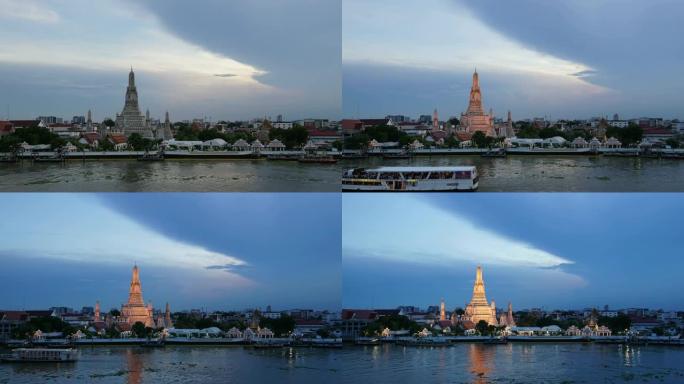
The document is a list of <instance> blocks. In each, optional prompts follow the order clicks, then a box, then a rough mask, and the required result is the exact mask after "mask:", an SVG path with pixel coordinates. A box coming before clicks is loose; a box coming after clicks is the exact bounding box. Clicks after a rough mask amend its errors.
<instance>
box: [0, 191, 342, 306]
mask: <svg viewBox="0 0 684 384" xmlns="http://www.w3.org/2000/svg"><path fill="white" fill-rule="evenodd" d="M0 211H1V212H2V213H3V214H2V221H0V232H1V233H2V234H3V241H2V243H1V244H0V261H1V264H2V268H1V269H0V291H1V292H3V294H2V296H0V309H32V308H45V307H50V306H71V307H75V308H80V307H81V306H86V305H90V306H92V305H94V304H95V301H96V300H100V302H101V303H102V306H103V308H113V307H118V306H120V304H121V303H123V302H125V301H126V300H127V297H128V285H129V283H130V275H131V268H132V267H133V265H134V263H137V264H138V266H139V267H140V276H141V280H142V287H143V295H144V298H145V300H151V301H152V302H153V304H154V305H155V306H157V307H159V306H161V305H163V304H164V303H165V302H167V301H168V302H169V303H170V304H171V306H172V308H173V309H175V310H182V309H191V308H207V309H224V310H225V309H243V308H253V307H261V308H265V307H266V306H267V305H271V306H272V307H273V308H274V309H287V308H293V307H296V308H302V307H304V308H315V309H337V308H339V307H340V290H341V285H340V284H341V271H340V262H341V256H340V249H341V245H340V232H341V227H340V226H341V218H340V215H341V213H340V197H339V195H337V194H315V193H307V194H286V193H278V194H265V193H264V194H258V193H256V194H211V193H186V194H174V193H135V194H127V193H122V194H56V193H55V194H3V196H2V198H0Z"/></svg>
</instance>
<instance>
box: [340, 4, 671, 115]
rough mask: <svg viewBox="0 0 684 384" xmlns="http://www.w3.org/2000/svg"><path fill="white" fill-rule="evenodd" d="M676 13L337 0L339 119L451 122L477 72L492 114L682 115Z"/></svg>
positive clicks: (645, 7)
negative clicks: (425, 117) (436, 118)
mask: <svg viewBox="0 0 684 384" xmlns="http://www.w3.org/2000/svg"><path fill="white" fill-rule="evenodd" d="M681 12H682V8H681V4H679V3H677V2H674V1H669V0H658V1H655V2H643V1H639V0H630V1H623V2H616V1H612V0H604V1H599V2H591V3H590V2H581V1H574V2H573V1H563V2H539V1H534V0H522V1H516V2H514V3H506V4H502V3H501V2H498V1H479V2H478V1H471V0H431V1H429V2H426V3H421V4H413V3H411V2H407V1H400V2H389V1H378V2H372V3H368V2H363V1H357V0H350V1H345V2H344V3H343V15H344V17H343V42H344V43H343V54H342V60H343V64H342V72H343V78H344V81H343V104H344V105H343V115H344V116H345V117H347V118H359V117H360V118H370V117H383V116H385V115H402V114H403V115H409V116H418V115H421V114H431V113H432V111H433V110H434V109H437V110H438V111H439V113H440V116H442V117H443V118H444V119H445V120H446V118H448V117H452V116H455V117H458V115H459V114H460V113H461V112H463V111H465V110H466V107H467V105H468V97H467V96H468V88H469V86H470V82H469V80H470V75H471V74H472V73H473V71H474V70H475V69H477V71H478V72H479V73H480V75H481V79H482V92H483V100H484V104H485V105H487V106H488V108H489V107H491V108H492V109H493V110H494V114H495V115H496V116H497V117H500V118H505V116H506V112H507V111H508V110H511V111H512V114H513V118H514V120H523V119H526V118H534V117H547V118H548V119H588V118H591V117H601V116H613V114H618V115H619V116H623V117H627V118H639V117H656V116H657V117H663V118H666V119H675V118H677V119H682V118H684V110H683V109H682V107H681V106H682V102H683V101H684V100H683V99H682V96H681V93H680V92H678V90H680V89H681V88H682V87H683V86H684V83H682V79H681V76H679V75H678V73H679V72H678V69H677V68H681V66H682V64H683V61H682V60H684V57H682V52H684V50H683V49H682V45H681V41H679V40H677V38H676V37H675V36H678V35H679V34H678V33H676V32H677V31H678V30H679V29H681V28H680V27H679V25H680V23H677V21H676V18H675V15H677V14H681ZM380 14H382V15H384V20H392V23H394V24H397V23H398V24H409V25H413V24H415V23H416V22H418V24H420V23H421V22H422V23H424V24H426V25H430V28H392V26H391V25H390V24H389V23H388V22H386V21H379V20H378V19H377V18H375V17H374V16H376V15H380ZM650 22H655V23H656V25H657V27H649V26H648V25H649V24H650ZM606 29H608V32H607V31H606ZM389 30H392V31H393V33H387V31H389ZM643 50H649V51H655V52H658V58H657V59H654V58H653V57H651V56H650V55H643V54H641V53H642V51H643Z"/></svg>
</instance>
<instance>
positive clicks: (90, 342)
mask: <svg viewBox="0 0 684 384" xmlns="http://www.w3.org/2000/svg"><path fill="white" fill-rule="evenodd" d="M154 341H157V339H154ZM162 342H163V344H160V345H159V346H164V345H187V346H203V345H213V346H242V347H306V348H342V339H335V338H328V339H323V338H321V339H318V338H303V339H296V340H292V339H290V338H277V337H274V338H268V339H245V338H218V337H217V338H184V337H174V338H167V339H164V340H163V341H162ZM115 345H122V346H131V345H138V346H151V347H154V346H156V345H154V344H151V343H150V340H148V339H145V338H134V337H133V338H117V339H102V338H91V339H88V338H82V339H77V340H69V339H49V340H39V341H31V342H29V341H23V340H5V341H2V342H0V346H5V347H23V346H33V347H82V346H93V347H96V346H115Z"/></svg>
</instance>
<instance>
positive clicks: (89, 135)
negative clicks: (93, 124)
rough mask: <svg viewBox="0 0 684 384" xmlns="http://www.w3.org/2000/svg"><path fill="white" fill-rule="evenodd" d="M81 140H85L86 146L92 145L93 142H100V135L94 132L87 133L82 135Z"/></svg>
mask: <svg viewBox="0 0 684 384" xmlns="http://www.w3.org/2000/svg"><path fill="white" fill-rule="evenodd" d="M83 138H84V139H86V141H87V142H88V144H93V143H94V142H96V141H98V140H100V135H98V134H97V133H96V132H88V133H84V134H83Z"/></svg>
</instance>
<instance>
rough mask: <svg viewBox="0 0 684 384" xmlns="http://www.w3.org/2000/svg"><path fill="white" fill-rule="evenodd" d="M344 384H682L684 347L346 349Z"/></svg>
mask: <svg viewBox="0 0 684 384" xmlns="http://www.w3.org/2000/svg"><path fill="white" fill-rule="evenodd" d="M342 360H343V362H344V369H343V370H342V372H341V373H342V376H341V378H340V380H341V382H342V383H379V382H383V383H395V384H399V383H477V384H484V383H628V382H635V383H649V382H656V383H682V382H684V365H683V364H682V362H684V349H682V348H681V347H663V346H629V345H624V346H623V345H601V344H588V343H587V344H585V343H509V344H504V345H485V344H478V343H463V344H455V345H454V346H451V347H446V348H415V347H401V346H394V345H389V344H385V345H380V346H367V347H351V348H345V349H344V350H343V352H342Z"/></svg>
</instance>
